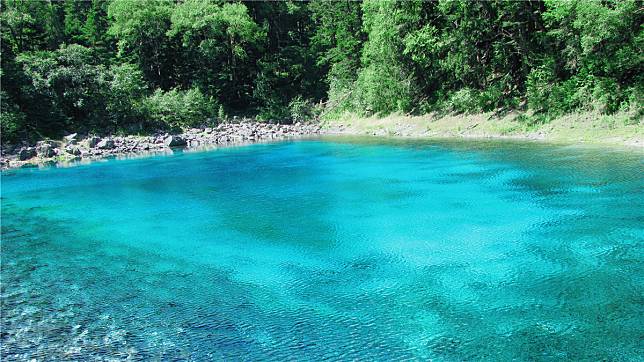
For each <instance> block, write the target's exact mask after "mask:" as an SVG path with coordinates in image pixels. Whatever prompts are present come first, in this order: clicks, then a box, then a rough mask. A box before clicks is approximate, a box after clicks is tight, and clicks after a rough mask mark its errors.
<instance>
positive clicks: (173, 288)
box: [0, 138, 644, 361]
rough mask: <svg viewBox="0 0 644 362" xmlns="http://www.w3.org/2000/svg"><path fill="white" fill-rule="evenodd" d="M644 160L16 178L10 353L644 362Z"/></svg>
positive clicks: (168, 166) (9, 201)
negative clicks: (633, 361)
mask: <svg viewBox="0 0 644 362" xmlns="http://www.w3.org/2000/svg"><path fill="white" fill-rule="evenodd" d="M643 165H644V153H642V152H640V151H633V150H631V151H620V150H610V149H601V148H578V147H562V146H554V145H544V144H533V143H513V142H484V141H422V142H421V141H401V140H398V141H392V140H384V139H383V140H378V139H367V140H365V139H348V138H330V139H327V140H308V141H294V142H282V143H274V144H260V145H252V146H245V147H237V148H228V149H220V150H215V151H210V152H201V153H176V154H174V155H172V156H162V157H149V158H141V159H132V160H122V161H109V162H97V163H92V164H89V165H82V166H78V167H71V168H50V169H46V170H37V169H22V170H14V171H8V172H4V173H3V174H2V274H1V276H2V293H1V302H2V305H1V306H2V333H1V342H2V344H1V347H0V348H1V349H0V351H1V357H2V360H3V361H5V360H7V361H9V360H24V359H27V358H38V359H43V360H52V359H66V360H70V359H76V360H87V359H102V360H103V359H109V358H114V359H125V358H128V357H129V358H132V359H143V360H149V359H163V360H182V359H193V360H322V359H329V360H383V361H390V360H410V359H411V360H427V359H433V360H437V361H443V360H444V361H457V360H512V359H514V360H527V359H532V360H562V359H573V360H580V359H587V360H600V359H608V360H642V358H643V357H642V356H644V317H643V315H644V313H643V312H644V228H643V225H644V192H643V191H644V181H643V179H642V171H643V167H642V166H643Z"/></svg>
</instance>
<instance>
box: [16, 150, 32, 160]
mask: <svg viewBox="0 0 644 362" xmlns="http://www.w3.org/2000/svg"><path fill="white" fill-rule="evenodd" d="M34 156H36V150H35V149H34V148H33V147H23V148H21V149H20V151H19V152H18V159H19V160H20V161H25V160H28V159H30V158H32V157H34Z"/></svg>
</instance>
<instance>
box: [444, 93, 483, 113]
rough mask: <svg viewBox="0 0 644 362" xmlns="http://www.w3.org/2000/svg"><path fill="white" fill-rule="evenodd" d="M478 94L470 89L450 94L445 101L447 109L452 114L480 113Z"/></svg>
mask: <svg viewBox="0 0 644 362" xmlns="http://www.w3.org/2000/svg"><path fill="white" fill-rule="evenodd" d="M479 103H480V100H479V97H478V93H477V92H476V91H475V90H473V89H470V88H463V89H459V90H458V91H456V92H454V93H452V94H451V95H450V96H449V99H448V100H447V107H448V109H449V110H450V111H452V112H457V113H470V112H480V111H481V110H482V109H481V107H480V106H479Z"/></svg>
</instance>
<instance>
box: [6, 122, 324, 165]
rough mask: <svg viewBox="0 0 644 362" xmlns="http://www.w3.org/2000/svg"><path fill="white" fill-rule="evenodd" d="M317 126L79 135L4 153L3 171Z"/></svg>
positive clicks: (264, 137) (271, 136) (268, 136)
mask: <svg viewBox="0 0 644 362" xmlns="http://www.w3.org/2000/svg"><path fill="white" fill-rule="evenodd" d="M321 132H322V130H321V128H320V126H319V125H316V124H303V123H295V124H271V123H259V122H240V123H221V124H219V125H217V126H215V127H204V128H191V129H187V130H185V131H183V132H182V133H179V134H169V133H156V134H154V135H148V136H138V135H130V136H105V137H99V136H95V135H88V136H85V137H82V136H80V135H79V134H77V133H73V134H70V135H67V136H65V137H64V138H63V139H62V140H43V141H39V142H37V143H36V144H35V145H31V146H27V145H23V146H14V147H11V148H8V149H3V150H2V156H1V157H0V166H1V167H2V169H9V168H18V167H36V166H45V165H56V164H64V163H72V162H79V161H81V162H82V161H91V160H99V159H105V158H114V157H127V156H136V155H146V154H162V153H167V152H169V151H171V150H172V149H173V148H185V149H196V148H205V147H224V146H232V145H239V144H248V143H255V142H261V141H271V140H282V139H291V138H299V137H305V136H310V135H317V134H320V133H321Z"/></svg>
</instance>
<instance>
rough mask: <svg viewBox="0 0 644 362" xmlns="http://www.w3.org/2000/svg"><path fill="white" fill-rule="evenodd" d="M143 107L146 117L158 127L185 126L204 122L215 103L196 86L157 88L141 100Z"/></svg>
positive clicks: (210, 113) (212, 113)
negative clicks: (189, 87) (184, 88)
mask: <svg viewBox="0 0 644 362" xmlns="http://www.w3.org/2000/svg"><path fill="white" fill-rule="evenodd" d="M143 109H144V112H145V114H146V116H147V119H149V120H150V121H151V122H154V123H156V124H157V125H158V126H160V127H164V126H169V127H170V128H185V127H194V126H200V125H202V124H205V123H206V120H207V118H209V117H212V116H213V115H214V110H215V109H216V104H215V102H214V101H213V100H212V99H210V98H207V97H205V96H204V95H203V93H201V91H199V89H196V88H193V89H190V90H187V91H181V90H178V89H176V88H175V89H172V90H170V91H167V92H164V91H162V90H160V89H157V90H156V91H155V92H154V93H153V94H152V95H151V96H149V97H148V98H146V99H145V100H144V101H143Z"/></svg>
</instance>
